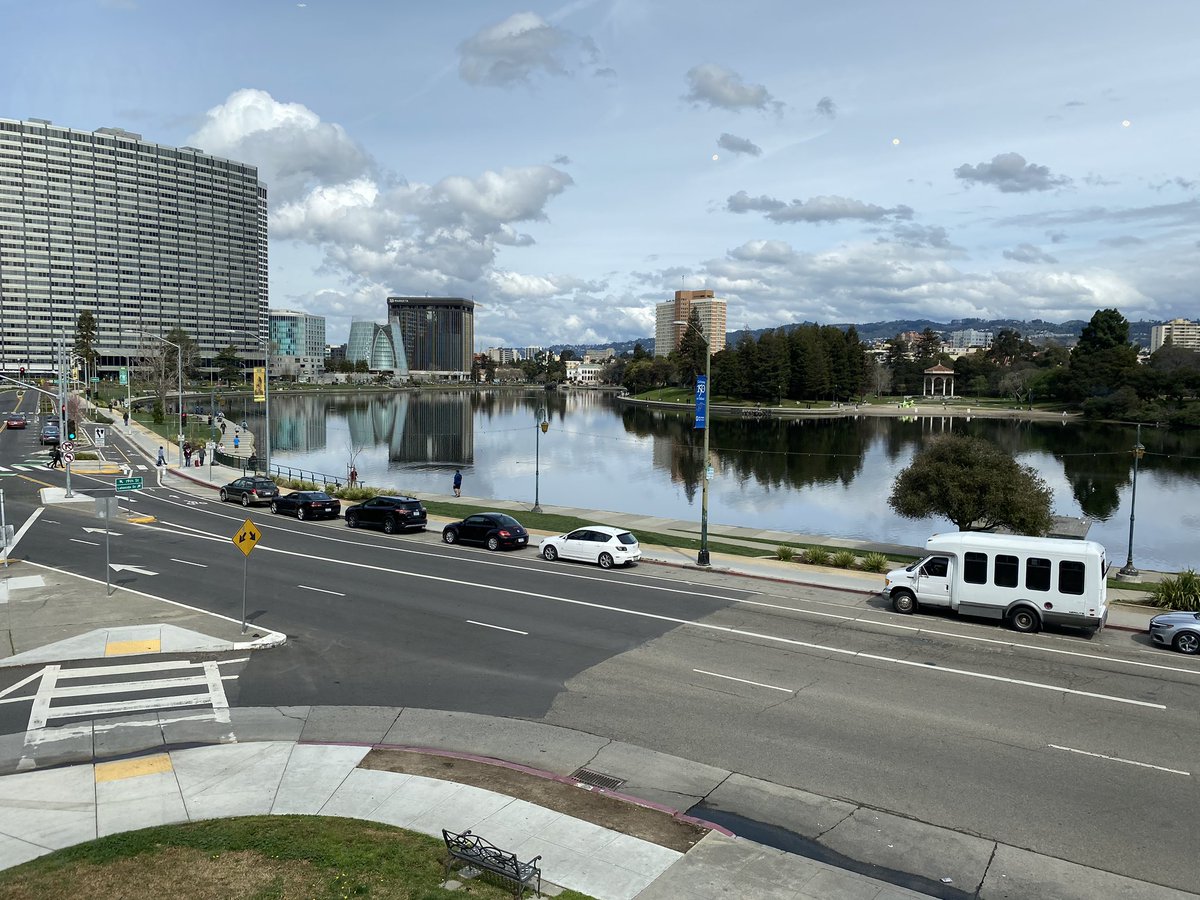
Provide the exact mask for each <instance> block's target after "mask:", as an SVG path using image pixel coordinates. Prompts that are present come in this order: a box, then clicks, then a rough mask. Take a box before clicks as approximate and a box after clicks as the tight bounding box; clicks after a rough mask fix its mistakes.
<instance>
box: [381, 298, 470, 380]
mask: <svg viewBox="0 0 1200 900" xmlns="http://www.w3.org/2000/svg"><path fill="white" fill-rule="evenodd" d="M387 304H388V322H389V323H394V324H397V325H399V326H400V334H401V336H402V337H403V339H404V353H405V356H406V357H407V358H408V369H409V371H410V372H412V373H413V374H416V373H421V374H423V375H432V376H437V377H447V378H465V377H468V376H469V375H470V374H471V361H472V359H474V355H475V301H473V300H464V299H463V298H462V297H388V299H387Z"/></svg>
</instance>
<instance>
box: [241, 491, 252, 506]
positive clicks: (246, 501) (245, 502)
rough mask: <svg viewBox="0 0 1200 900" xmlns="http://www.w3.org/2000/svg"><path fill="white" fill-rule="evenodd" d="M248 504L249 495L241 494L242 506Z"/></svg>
mask: <svg viewBox="0 0 1200 900" xmlns="http://www.w3.org/2000/svg"><path fill="white" fill-rule="evenodd" d="M249 505H250V495H249V494H242V506H249Z"/></svg>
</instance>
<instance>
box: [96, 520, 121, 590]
mask: <svg viewBox="0 0 1200 900" xmlns="http://www.w3.org/2000/svg"><path fill="white" fill-rule="evenodd" d="M120 502H121V501H120V500H118V499H117V498H116V497H96V518H97V519H103V520H104V595H105V596H106V597H110V596H112V577H111V575H110V572H111V569H110V568H109V565H110V563H109V559H110V557H109V552H108V543H109V540H108V535H109V532H108V522H109V519H110V517H111V516H112V514H113V510H114V508H115V509H116V511H117V512H120V511H121V507H120V505H119V504H120Z"/></svg>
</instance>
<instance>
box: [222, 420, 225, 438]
mask: <svg viewBox="0 0 1200 900" xmlns="http://www.w3.org/2000/svg"><path fill="white" fill-rule="evenodd" d="M221 434H222V435H223V434H225V420H224V419H222V420H221Z"/></svg>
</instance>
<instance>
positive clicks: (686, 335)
mask: <svg viewBox="0 0 1200 900" xmlns="http://www.w3.org/2000/svg"><path fill="white" fill-rule="evenodd" d="M706 351H707V347H706V346H705V334H704V329H703V328H701V327H700V311H699V310H696V309H693V310H692V312H691V315H689V316H688V324H687V327H686V328H684V329H683V333H682V334H680V336H679V351H678V352H679V357H678V363H677V365H678V366H679V378H680V380H681V381H682V382H683V383H684V384H686V385H693V384H695V383H696V376H697V375H703V374H704V356H705V353H706Z"/></svg>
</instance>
